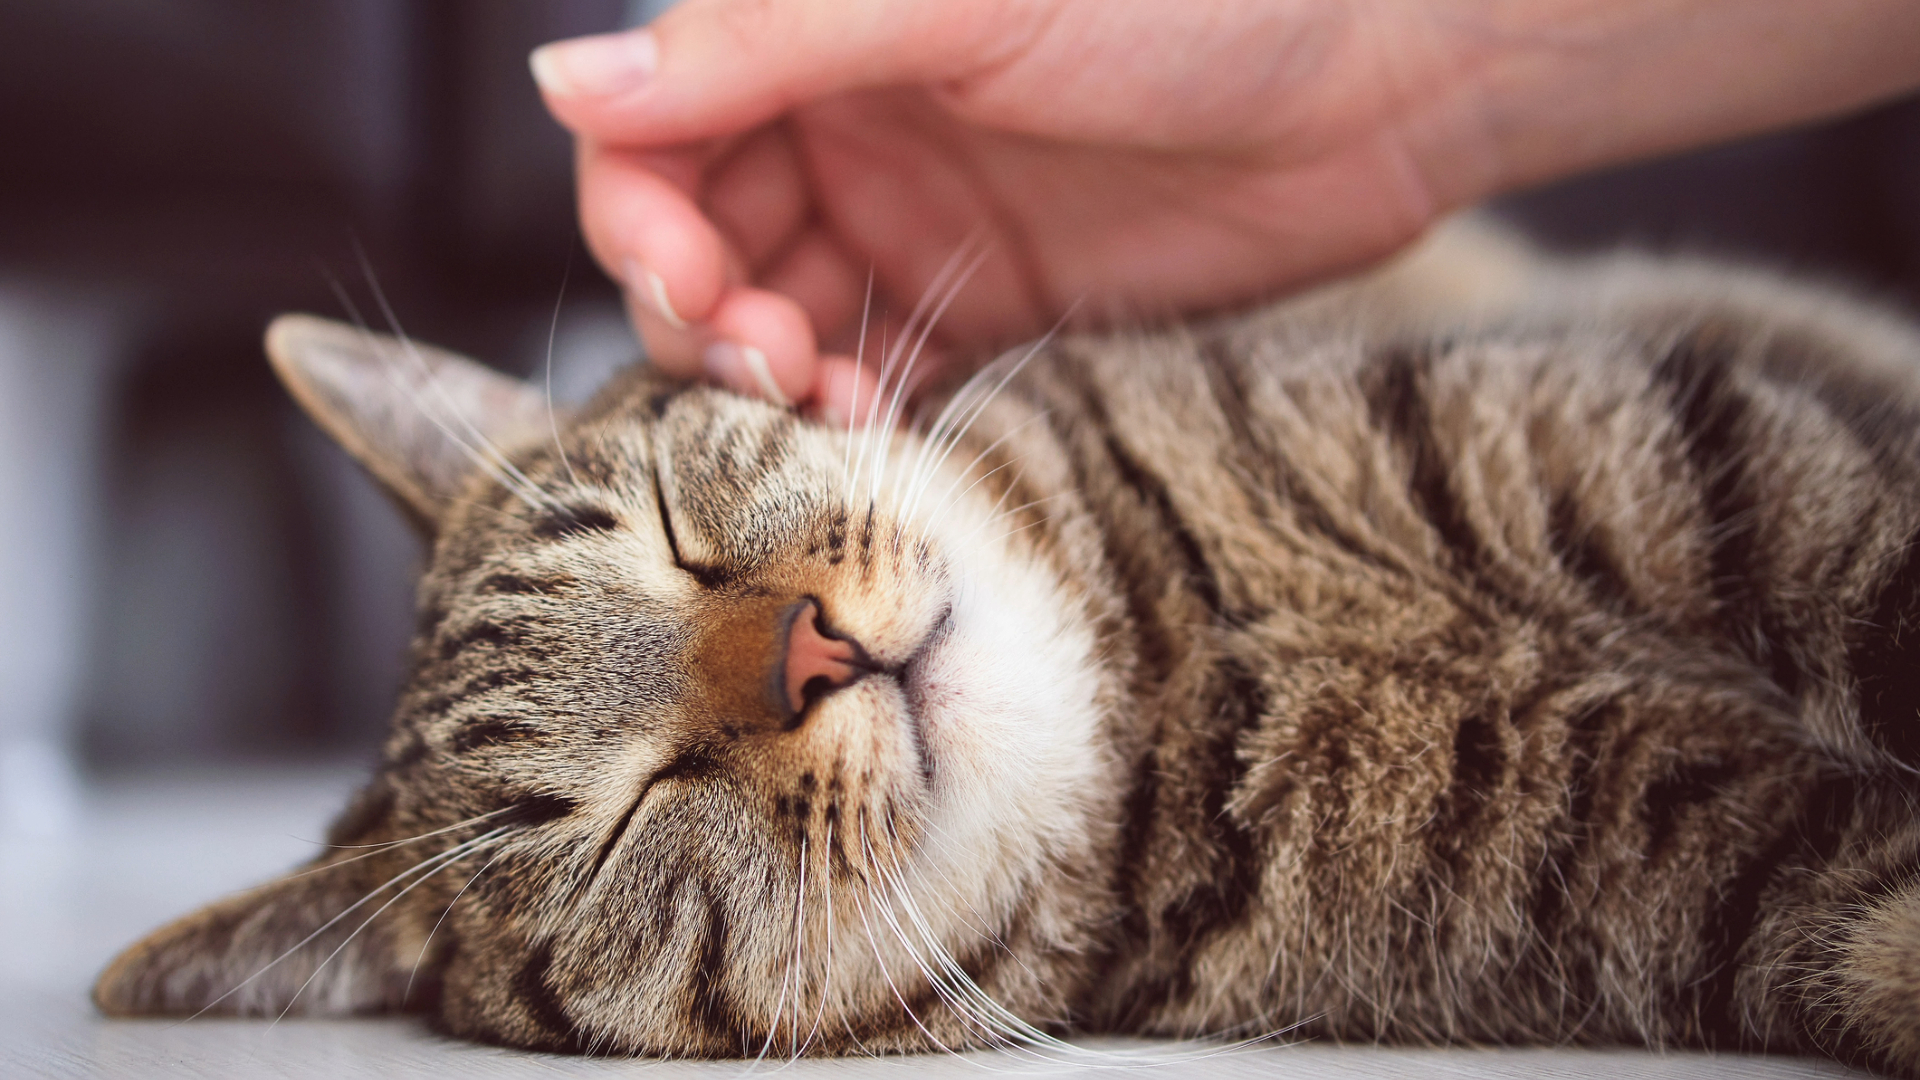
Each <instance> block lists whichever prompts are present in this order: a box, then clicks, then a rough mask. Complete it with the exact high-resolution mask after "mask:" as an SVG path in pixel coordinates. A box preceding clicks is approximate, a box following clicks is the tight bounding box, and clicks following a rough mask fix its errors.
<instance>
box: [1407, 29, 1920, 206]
mask: <svg viewBox="0 0 1920 1080" xmlns="http://www.w3.org/2000/svg"><path fill="white" fill-rule="evenodd" d="M1446 11H1447V15H1446V16H1445V22H1446V30H1447V32H1448V33H1449V34H1450V35H1451V38H1452V41H1453V46H1452V47H1453V49H1454V50H1455V53H1456V55H1457V56H1458V58H1459V59H1458V71H1459V72H1460V78H1459V80H1458V86H1457V88H1456V90H1455V92H1454V93H1452V94H1450V95H1444V96H1440V97H1438V98H1436V99H1435V100H1434V101H1433V102H1431V103H1430V104H1428V105H1427V107H1425V108H1423V109H1422V110H1420V111H1419V112H1416V113H1414V114H1412V118H1411V120H1410V123H1409V124H1408V127H1407V131H1406V138H1407V140H1408V142H1409V144H1410V152H1411V153H1413V154H1414V155H1415V157H1416V159H1417V160H1418V161H1419V162H1420V167H1421V169H1422V170H1423V173H1424V174H1425V175H1427V176H1428V180H1429V183H1430V185H1431V186H1432V187H1433V189H1434V190H1435V192H1436V198H1437V199H1438V200H1439V201H1441V202H1443V203H1444V204H1446V205H1449V206H1452V205H1461V204H1465V203H1471V202H1476V201H1479V200H1481V199H1484V198H1487V197H1490V196H1493V195H1496V194H1499V193H1502V192H1505V191H1510V190H1514V189H1517V188H1522V187H1526V186H1529V185H1532V184H1537V183H1542V182H1545V181H1549V180H1554V179H1558V178H1561V177H1565V176H1570V175H1573V174H1575V173H1579V172H1583V171H1586V170H1589V169H1594V168H1600V167H1604V166H1608V165H1613V164H1619V163H1623V162H1626V161H1630V160H1635V159H1639V158H1645V157H1651V156H1655V155H1658V154H1662V153H1668V152H1673V151H1677V150H1681V149H1685V148H1689V147H1694V146H1701V145H1705V144H1709V143H1714V142H1719V141H1723V140H1728V139H1734V138H1738V137H1741V136H1744V135H1750V134H1756V133H1759V132H1762V131H1767V130H1772V129H1777V128H1783V127H1788V126H1791V125H1794V124H1798V123H1804V122H1807V121H1812V120H1816V119H1822V118H1826V117H1831V116H1838V115H1841V114H1844V113H1847V112H1850V111H1853V110H1855V109H1859V108H1863V107H1866V106H1868V105H1871V104H1874V103H1876V102H1879V101H1883V100H1887V99H1889V98H1893V97H1896V96H1899V95H1900V94H1902V93H1906V92H1909V91H1911V90H1913V89H1914V88H1915V87H1916V86H1920V18H1917V17H1916V16H1915V15H1914V13H1913V11H1912V9H1911V6H1910V4H1909V3H1907V2H1906V0H1828V2H1824V3H1820V4H1810V3H1804V2H1802V0H1555V2H1551V3H1539V2H1533V3H1528V2H1516V3H1494V4H1487V3H1484V2H1483V3H1472V2H1463V3H1457V4H1450V5H1446Z"/></svg>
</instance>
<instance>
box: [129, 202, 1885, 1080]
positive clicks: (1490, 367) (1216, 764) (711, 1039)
mask: <svg viewBox="0 0 1920 1080" xmlns="http://www.w3.org/2000/svg"><path fill="white" fill-rule="evenodd" d="M268 346H269V352H270V354H271V356H272V358H273V361H274V363H275V366H276V368H277V369H278V371H279V372H280V374H281V376H282V377H283V379H284V380H285V381H286V383H287V384H288V386H289V387H290V389H291V390H292V392H293V394H294V395H295V397H296V398H298V399H299V400H300V401H301V403H302V404H303V405H304V406H305V407H306V408H307V410H308V411H309V412H310V413H311V414H312V415H313V416H314V418H315V419H316V420H317V421H318V422H319V423H320V425H321V426H322V427H324V428H325V429H327V430H328V431H329V432H330V433H331V434H332V435H334V436H335V437H336V438H337V439H338V440H339V441H340V442H341V443H342V444H343V445H344V446H345V447H346V448H347V449H348V450H349V451H350V452H352V453H353V454H354V456H356V457H357V458H358V459H359V460H360V461H361V462H362V463H364V464H365V465H366V466H367V467H368V468H369V469H370V471H371V472H372V473H373V475H374V476H375V477H376V478H378V479H379V480H380V481H381V483H382V484H383V485H384V486H385V488H386V489H387V490H388V491H389V492H390V493H391V494H392V495H393V497H394V498H395V500H396V501H397V502H398V503H399V505H400V506H401V507H402V508H403V509H404V511H405V512H406V513H407V514H408V515H409V516H410V517H412V518H413V519H414V520H415V521H416V522H417V523H419V524H420V525H421V527H422V528H424V529H425V530H427V532H428V533H429V534H430V535H431V537H432V540H433V547H432V555H431V560H430V565H429V566H428V568H427V570H426V572H425V576H424V579H423V581H422V583H421V587H420V593H419V604H418V617H419V625H418V632H417V635H416V638H415V644H414V646H413V651H412V669H411V674H410V677H409V681H408V683H407V685H406V687H405V689H404V691H403V692H402V694H401V697H400V702H399V706H398V710H397V712H396V714H395V718H394V723H393V729H392V733H391V736H390V738H389V739H388V741H387V742H386V744H385V746H384V750H383V757H382V761H381V764H380V765H379V767H378V769H377V771H376V772H375V773H374V775H373V777H372V779H371V780H370V781H368V783H367V784H366V786H365V787H364V788H363V789H362V790H361V791H360V792H359V793H358V794H357V795H356V796H355V797H354V799H353V801H352V802H351V804H350V805H349V807H348V808H347V810H346V811H345V813H344V814H343V815H342V816H341V818H340V819H339V820H338V822H337V823H336V824H335V825H334V826H333V829H332V831H331V834H330V837H329V842H330V846H329V848H328V849H327V851H326V852H325V853H324V854H322V855H320V856H319V857H318V858H316V859H315V860H314V861H313V863H312V864H311V865H310V866H308V867H306V868H304V869H302V870H301V871H299V872H297V873H294V874H291V875H289V876H287V877H284V878H282V879H280V880H277V881H274V882H271V883H269V884H266V885H264V886H261V887H259V888H257V889H255V890H253V891H251V892H247V893H244V894H241V895H239V896H236V897H233V898H231V899H228V900H225V901H222V902H219V903H216V904H213V905H212V906H210V907H208V908H206V909H205V910H202V911H200V912H198V913H196V914H192V915H189V916H187V917H186V918H184V919H182V920H180V921H178V922H175V923H173V924H172V925H170V926H167V927H164V928H162V929H160V930H158V931H156V932H155V933H154V934H152V935H151V936H149V937H148V938H146V939H145V940H144V941H141V942H140V943H138V944H136V945H134V946H132V947H131V948H130V949H128V950H127V951H126V952H125V953H124V954H122V955H121V956H120V957H119V958H118V959H117V960H115V961H114V962H113V963H112V965H111V966H110V967H109V968H108V969H107V970H106V972H105V973H104V974H103V975H102V976H101V977H100V980H99V982H98V985H97V986H96V988H95V991H94V995H95V1001H96V1003H97V1005H98V1007H99V1008H100V1009H101V1010H103V1011H104V1012H106V1013H108V1014H111V1015H139V1014H192V1013H195V1012H197V1011H200V1010H209V1011H213V1012H221V1013H242V1014H269V1015H270V1014H279V1013H284V1012H286V1011H289V1010H291V1011H294V1012H299V1013H308V1014H345V1013H360V1012H377V1011H386V1010H401V1009H410V1010H420V1011H424V1012H426V1013H427V1014H429V1016H430V1017H431V1018H432V1022H433V1023H434V1024H435V1025H436V1026H437V1027H438V1028H439V1029H441V1030H443V1031H446V1032H448V1033H451V1034H453V1035H456V1036H462V1037H466V1038H470V1039H476V1040H481V1041H485V1042H490V1043H499V1044H506V1045H511V1046H518V1047H528V1048H535V1049H546V1050H559V1051H574V1052H587V1053H604V1054H623V1055H625V1054H631V1055H658V1056H696V1057H727V1056H755V1055H759V1054H767V1053H770V1052H771V1053H775V1054H779V1055H798V1054H843V1053H855V1052H918V1051H939V1050H959V1049H963V1048H971V1047H983V1046H984V1047H991V1046H1002V1047H1008V1046H1026V1047H1034V1046H1044V1045H1056V1044H1054V1043H1052V1042H1051V1040H1055V1039H1057V1038H1060V1037H1062V1036H1063V1035H1071V1034H1073V1033H1086V1032H1128V1033H1136V1034H1143V1035H1156V1036H1209V1037H1258V1036H1261V1035H1264V1034H1267V1033H1271V1032H1277V1031H1285V1032H1288V1033H1289V1034H1290V1036H1293V1037H1303V1036H1318V1037H1326V1038H1331V1039H1337V1040H1348V1041H1358V1042H1388V1043H1403V1044H1405V1043H1413V1044H1437V1043H1507V1044H1515V1043H1579V1044H1602V1043H1630V1044H1641V1045H1648V1046H1655V1047H1701V1046H1704V1047H1721V1048H1737V1049H1742V1050H1762V1051H1780V1052H1793V1053H1804V1052H1813V1053H1825V1054H1830V1055H1833V1056H1835V1057H1838V1058H1840V1059H1842V1060H1845V1061H1850V1062H1854V1063H1858V1064H1864V1065H1868V1066H1872V1067H1877V1068H1883V1069H1887V1070H1891V1071H1893V1072H1895V1073H1898V1074H1901V1075H1908V1076H1914V1075H1920V875H1916V855H1917V854H1920V812H1917V807H1916V798H1915V796H1916V793H1920V773H1917V772H1916V766H1920V666H1916V663H1915V661H1916V652H1917V651H1920V545H1916V543H1915V539H1916V535H1920V333H1917V332H1916V330H1915V328H1914V327H1912V326H1910V325H1908V324H1907V323H1906V322H1904V321H1902V320H1901V319H1900V318H1898V317H1896V316H1895V315H1892V314H1889V313H1887V312H1885V311H1882V310H1881V309H1879V308H1876V307H1874V306H1872V305H1870V304H1866V303H1863V302H1860V301H1857V300H1853V299H1850V298H1848V297H1846V296H1844V295H1841V294H1839V293H1836V292H1834V291H1831V290H1827V289H1824V288H1821V287H1818V286H1814V285H1809V284H1804V283H1795V282H1791V281H1788V280H1786V279H1783V278H1778V277H1775V276H1772V275H1769V274H1766V273H1762V272H1759V271H1754V270H1746V269H1734V268H1728V267H1724V266H1716V265H1713V264H1710V263H1704V262H1698V261H1687V260H1671V259H1669V260H1661V259H1653V258H1648V257H1643V256H1636V255H1630V254H1622V255H1616V256H1611V257H1606V258H1598V259H1589V260H1584V261H1582V260H1571V259H1563V258H1554V257H1548V256H1545V255H1542V254H1540V253H1538V252H1537V251H1535V250H1533V249H1531V248H1529V247H1527V246H1526V245H1525V244H1524V242H1522V241H1519V240H1516V239H1514V238H1511V237H1507V236H1504V235H1502V234H1499V233H1497V232H1491V231H1489V230H1488V229H1487V228H1486V227H1484V226H1475V225H1462V226H1455V227H1451V228H1448V229H1443V230H1441V231H1440V232H1439V233H1438V234H1437V236H1436V237H1435V238H1434V239H1433V240H1431V241H1430V242H1428V243H1427V244H1426V245H1424V246H1423V247H1422V248H1421V249H1419V250H1418V251H1416V252H1415V253H1414V254H1412V255H1410V256H1407V257H1405V258H1403V259H1401V260H1399V261H1398V262H1396V263H1394V264H1392V265H1391V266H1389V267H1388V268H1386V269H1384V270H1380V271H1376V272H1374V273H1373V274H1371V275H1368V276H1365V277H1363V278H1360V279H1358V280H1356V281H1352V282H1348V283H1344V284H1337V285H1333V286H1329V287H1326V288H1323V289H1321V290H1319V291H1317V292H1314V293H1311V294H1308V295H1306V296H1304V297H1301V298H1297V299H1294V300H1290V301H1285V302H1282V303H1279V304H1277V305H1273V306H1270V307H1267V308H1265V309H1262V310H1260V311H1257V312H1254V313H1252V314H1247V315H1240V316H1235V317H1220V318H1215V319H1211V320H1203V321H1199V322H1195V323H1192V324H1189V325H1185V326H1176V327H1171V328H1165V329H1158V330H1139V329H1136V330H1130V331H1126V332H1110V333H1105V334H1094V333H1086V334H1059V335H1054V336H1052V337H1050V338H1049V339H1046V340H1043V341H1041V342H1039V343H1037V344H1034V345H1032V346H1029V347H1026V348H1023V349H1018V350H1014V351H1013V352H1012V353H1009V354H1007V356H1005V357H1003V358H1002V359H1001V360H999V361H997V362H996V363H994V364H992V365H990V366H988V367H987V368H985V369H984V370H983V371H982V373H981V374H980V375H978V376H976V377H975V378H973V379H972V380H969V381H968V382H966V383H964V384H963V385H961V386H960V387H958V388H957V389H951V390H948V391H943V392H938V393H932V394H930V395H929V398H928V400H929V401H931V403H932V409H933V410H938V411H937V413H936V414H935V415H934V416H933V417H932V419H930V420H928V421H926V422H924V423H921V424H919V425H917V426H915V425H906V424H892V425H890V423H889V420H890V419H891V418H892V414H893V412H894V411H895V410H893V409H892V408H891V406H892V404H893V403H894V402H896V401H897V400H898V399H897V398H890V399H887V403H888V406H889V408H888V409H887V410H886V411H883V412H877V413H875V414H873V416H872V419H873V420H874V421H875V422H874V423H873V424H871V425H870V426H867V427H864V428H859V429H858V430H852V429H834V428H829V427H826V426H823V425H821V424H817V423H813V422H810V421H808V420H805V419H803V418H802V417H800V416H797V415H796V414H794V413H793V412H791V411H789V410H784V409H780V408H776V407H773V406H771V405H768V404H765V403H762V402H758V401H752V400H748V399H745V398H741V397H736V396H733V395H731V394H728V393H725V392H723V391H721V390H718V389H714V388H710V387H705V386H696V385H688V384H683V383H678V382H674V381H672V380H670V379H667V378H665V377H663V376H662V375H661V374H659V373H657V372H655V371H653V370H651V369H649V368H646V367H644V366H639V367H635V368H632V369H629V370H627V371H625V372H623V373H622V374H620V375H618V376H616V377H615V378H614V379H613V380H612V381H611V382H610V383H609V384H608V385H607V386H606V387H604V388H603V389H602V390H601V391H600V393H599V394H598V396H597V397H595V398H594V399H593V401H591V402H590V403H589V404H587V405H586V406H584V407H583V408H581V409H580V410H578V411H577V412H575V413H573V414H570V415H557V414H555V413H553V412H552V411H551V410H550V408H549V404H548V402H547V400H546V398H545V396H544V395H543V394H542V393H541V392H540V390H539V389H538V388H537V387H535V386H532V385H528V384H525V383H521V382H519V381H516V380H513V379H509V378H506V377H504V376H501V375H498V374H494V373H492V372H489V371H487V370H486V369H484V368H483V367H481V366H479V365H478V364H475V363H473V362H472V361H468V360H465V359H463V358H460V357H457V356H453V355H451V354H447V353H443V352H440V351H437V350H433V349H429V348H426V347H416V346H412V345H408V344H404V343H401V342H397V341H395V340H393V339H390V338H383V337H379V336H377V335H371V334H367V333H364V332H361V331H356V330H353V329H350V328H347V327H343V326H340V325H338V324H332V323H327V322H324V321H322V320H317V319H313V318H310V317H303V316H290V317H283V318H282V319H281V320H279V321H277V322H276V323H275V324H274V325H273V327H272V328H271V330H270V332H269V338H268ZM904 363H905V362H904V361H900V362H899V363H896V365H895V366H896V367H900V368H902V369H903V370H900V371H895V372H893V373H892V376H893V378H894V382H895V384H898V383H899V382H900V380H901V379H903V378H904V377H905V373H904ZM930 411H931V410H930Z"/></svg>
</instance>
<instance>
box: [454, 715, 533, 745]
mask: <svg viewBox="0 0 1920 1080" xmlns="http://www.w3.org/2000/svg"><path fill="white" fill-rule="evenodd" d="M535 734H538V731H537V730H536V729H534V728H532V727H529V726H528V725H526V724H523V723H520V722H519V721H517V720H507V719H503V718H501V717H497V716H486V717H481V718H479V719H477V720H475V721H473V722H471V723H469V724H468V725H467V726H465V727H463V728H461V729H460V730H459V731H457V732H455V733H454V736H453V740H452V742H451V744H450V746H451V749H452V750H453V752H454V753H456V754H466V753H471V752H472V751H475V750H481V749H484V748H486V747H489V746H499V745H501V744H503V743H511V742H518V741H520V740H521V739H524V738H526V737H528V736H530V735H535Z"/></svg>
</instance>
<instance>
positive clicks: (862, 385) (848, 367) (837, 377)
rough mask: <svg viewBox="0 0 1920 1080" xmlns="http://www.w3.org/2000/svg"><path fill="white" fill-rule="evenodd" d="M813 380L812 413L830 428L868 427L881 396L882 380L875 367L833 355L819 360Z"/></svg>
mask: <svg viewBox="0 0 1920 1080" xmlns="http://www.w3.org/2000/svg"><path fill="white" fill-rule="evenodd" d="M818 371H819V373H818V375H817V377H816V378H815V380H814V388H813V394H812V402H813V406H812V411H813V414H814V415H815V416H817V417H819V419H820V421H821V422H822V423H824V424H826V425H828V426H829V427H838V428H859V427H865V426H866V423H867V417H868V415H869V414H870V413H872V411H873V405H874V402H875V401H876V400H877V399H878V397H879V394H880V380H879V378H878V376H877V375H876V373H875V372H874V370H873V368H872V367H871V366H869V365H864V364H861V363H859V362H858V361H856V360H854V358H853V357H851V356H841V355H837V354H836V355H830V356H823V357H821V358H820V363H819V365H818Z"/></svg>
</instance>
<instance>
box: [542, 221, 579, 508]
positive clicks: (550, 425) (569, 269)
mask: <svg viewBox="0 0 1920 1080" xmlns="http://www.w3.org/2000/svg"><path fill="white" fill-rule="evenodd" d="M572 278H573V243H572V241H571V240H570V241H568V243H567V265H566V268H565V269H563V270H561V271H560V295H559V296H557V297H555V298H554V301H553V321H552V322H550V323H548V324H547V429H548V430H549V431H550V432H552V434H553V449H554V452H555V453H558V454H559V455H560V464H561V465H563V466H565V467H566V470H567V479H569V480H571V481H573V485H574V486H575V487H579V486H580V477H579V476H578V475H577V474H575V473H574V471H573V462H571V461H568V460H567V448H566V447H564V446H562V445H560V421H559V419H558V418H556V417H555V416H554V414H553V344H554V341H555V339H557V338H558V337H559V336H560V308H561V305H563V304H565V303H566V302H567V282H568V281H570V280H571V279H572Z"/></svg>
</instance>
